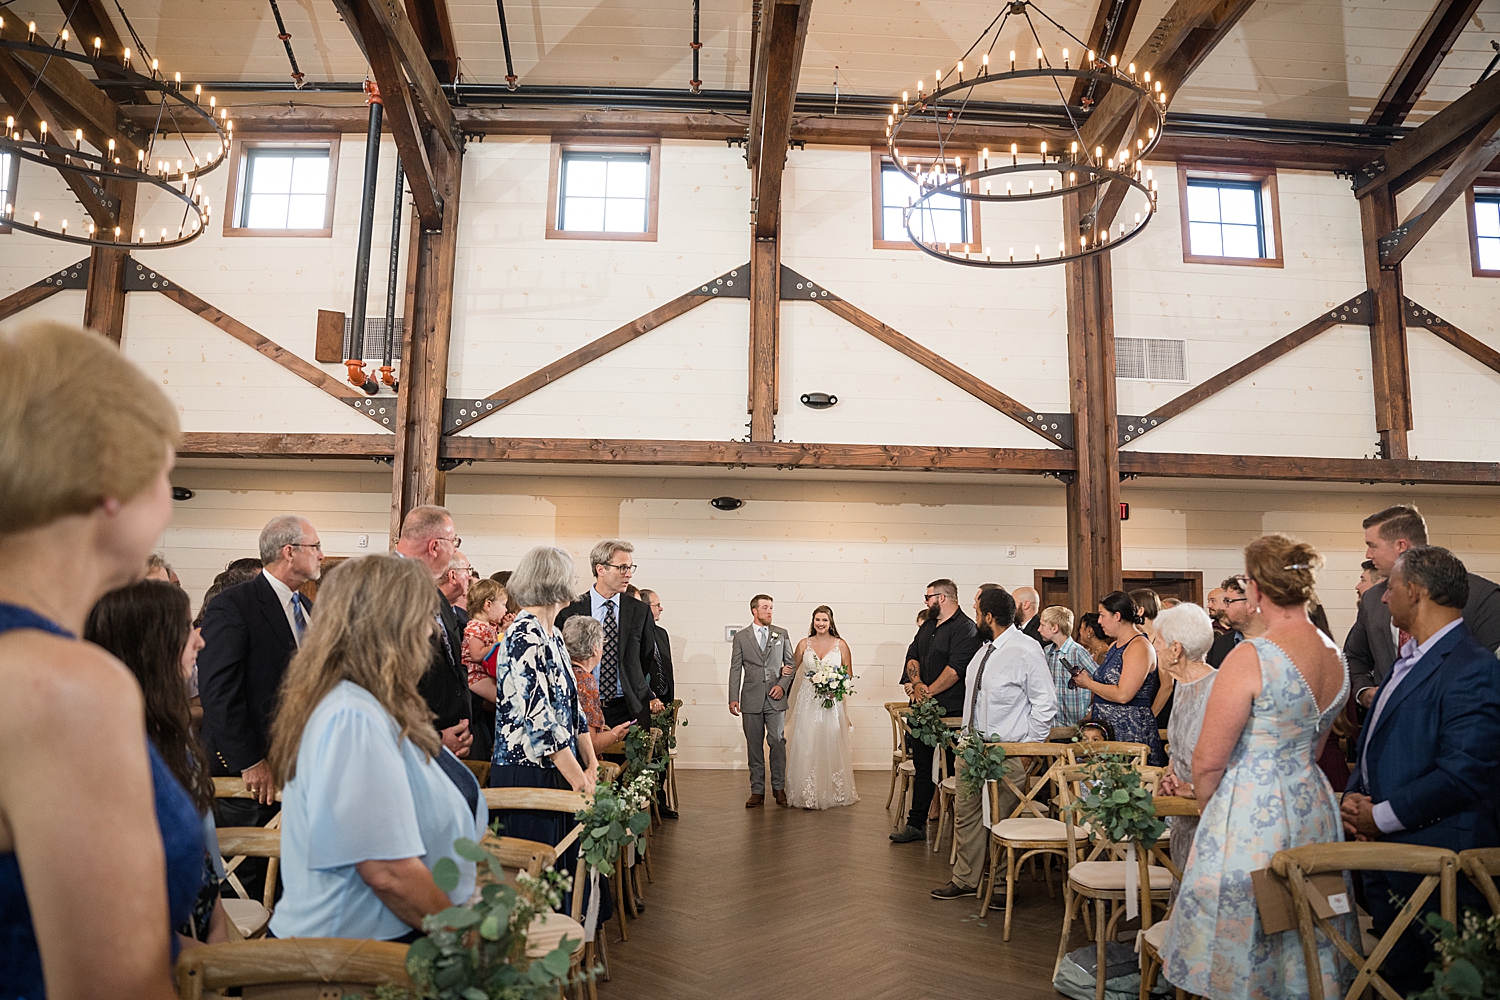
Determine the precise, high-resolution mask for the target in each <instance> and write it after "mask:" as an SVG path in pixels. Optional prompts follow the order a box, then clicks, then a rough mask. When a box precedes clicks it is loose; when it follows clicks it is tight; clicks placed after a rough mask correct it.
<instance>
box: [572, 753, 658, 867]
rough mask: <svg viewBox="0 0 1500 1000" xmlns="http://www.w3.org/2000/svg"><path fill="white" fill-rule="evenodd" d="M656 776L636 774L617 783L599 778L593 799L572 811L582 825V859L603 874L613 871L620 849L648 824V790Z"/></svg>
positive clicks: (652, 788)
mask: <svg viewBox="0 0 1500 1000" xmlns="http://www.w3.org/2000/svg"><path fill="white" fill-rule="evenodd" d="M655 789H656V776H655V775H654V774H652V773H650V772H647V773H645V774H640V775H637V776H636V777H635V778H634V779H633V780H631V781H630V782H629V783H627V784H624V785H620V784H616V783H615V782H613V781H601V782H599V783H598V784H597V785H596V786H594V800H593V801H592V802H590V803H589V804H588V805H587V806H586V807H584V808H583V809H580V810H578V812H576V813H574V814H573V818H574V819H576V820H577V821H578V822H579V823H581V824H582V825H583V836H582V837H580V838H579V850H580V851H582V852H583V860H584V861H585V862H587V863H588V864H589V865H591V866H592V867H594V868H597V869H598V870H599V871H600V873H602V874H604V875H613V874H614V873H615V864H616V862H618V861H619V859H620V851H621V849H623V848H624V847H625V846H627V845H629V844H636V845H637V847H639V846H640V841H641V840H642V839H643V838H644V837H645V836H646V831H647V830H648V829H650V827H651V794H652V792H653V791H655Z"/></svg>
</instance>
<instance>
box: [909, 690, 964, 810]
mask: <svg viewBox="0 0 1500 1000" xmlns="http://www.w3.org/2000/svg"><path fill="white" fill-rule="evenodd" d="M955 714H956V713H955ZM944 753H946V754H947V755H948V773H949V774H952V773H953V753H952V752H951V751H947V750H945V751H944ZM934 756H935V753H934V751H933V748H932V747H930V746H928V745H927V744H926V743H923V742H922V741H921V740H912V741H911V762H912V766H913V767H915V768H916V774H915V775H914V776H913V778H912V783H911V812H910V813H909V814H908V815H907V817H906V822H907V823H909V824H911V825H912V826H914V827H916V828H917V829H918V830H923V829H926V827H927V810H928V809H931V808H932V797H933V796H934V795H936V794H937V785H934V784H933V783H932V760H933V757H934Z"/></svg>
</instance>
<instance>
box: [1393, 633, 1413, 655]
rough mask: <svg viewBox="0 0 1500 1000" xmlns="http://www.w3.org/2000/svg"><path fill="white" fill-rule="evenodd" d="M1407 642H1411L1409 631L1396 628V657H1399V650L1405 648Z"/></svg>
mask: <svg viewBox="0 0 1500 1000" xmlns="http://www.w3.org/2000/svg"><path fill="white" fill-rule="evenodd" d="M1408 642H1411V633H1410V632H1408V631H1406V629H1404V628H1398V629H1397V630H1396V659H1398V660H1399V659H1400V658H1401V651H1402V650H1403V649H1405V648H1406V644H1407V643H1408Z"/></svg>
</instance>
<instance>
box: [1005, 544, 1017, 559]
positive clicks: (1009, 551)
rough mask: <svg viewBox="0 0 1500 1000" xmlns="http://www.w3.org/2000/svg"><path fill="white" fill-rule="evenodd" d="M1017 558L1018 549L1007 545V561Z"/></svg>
mask: <svg viewBox="0 0 1500 1000" xmlns="http://www.w3.org/2000/svg"><path fill="white" fill-rule="evenodd" d="M1015 557H1016V547H1015V546H1014V545H1007V546H1006V547H1005V558H1007V559H1014V558H1015Z"/></svg>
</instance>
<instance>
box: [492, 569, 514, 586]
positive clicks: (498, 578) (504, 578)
mask: <svg viewBox="0 0 1500 1000" xmlns="http://www.w3.org/2000/svg"><path fill="white" fill-rule="evenodd" d="M490 579H491V580H494V581H495V582H496V583H498V584H499V585H500V586H502V587H503V586H505V584H506V583H507V582H509V580H510V570H508V569H502V570H501V571H500V572H498V573H491V574H490Z"/></svg>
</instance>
